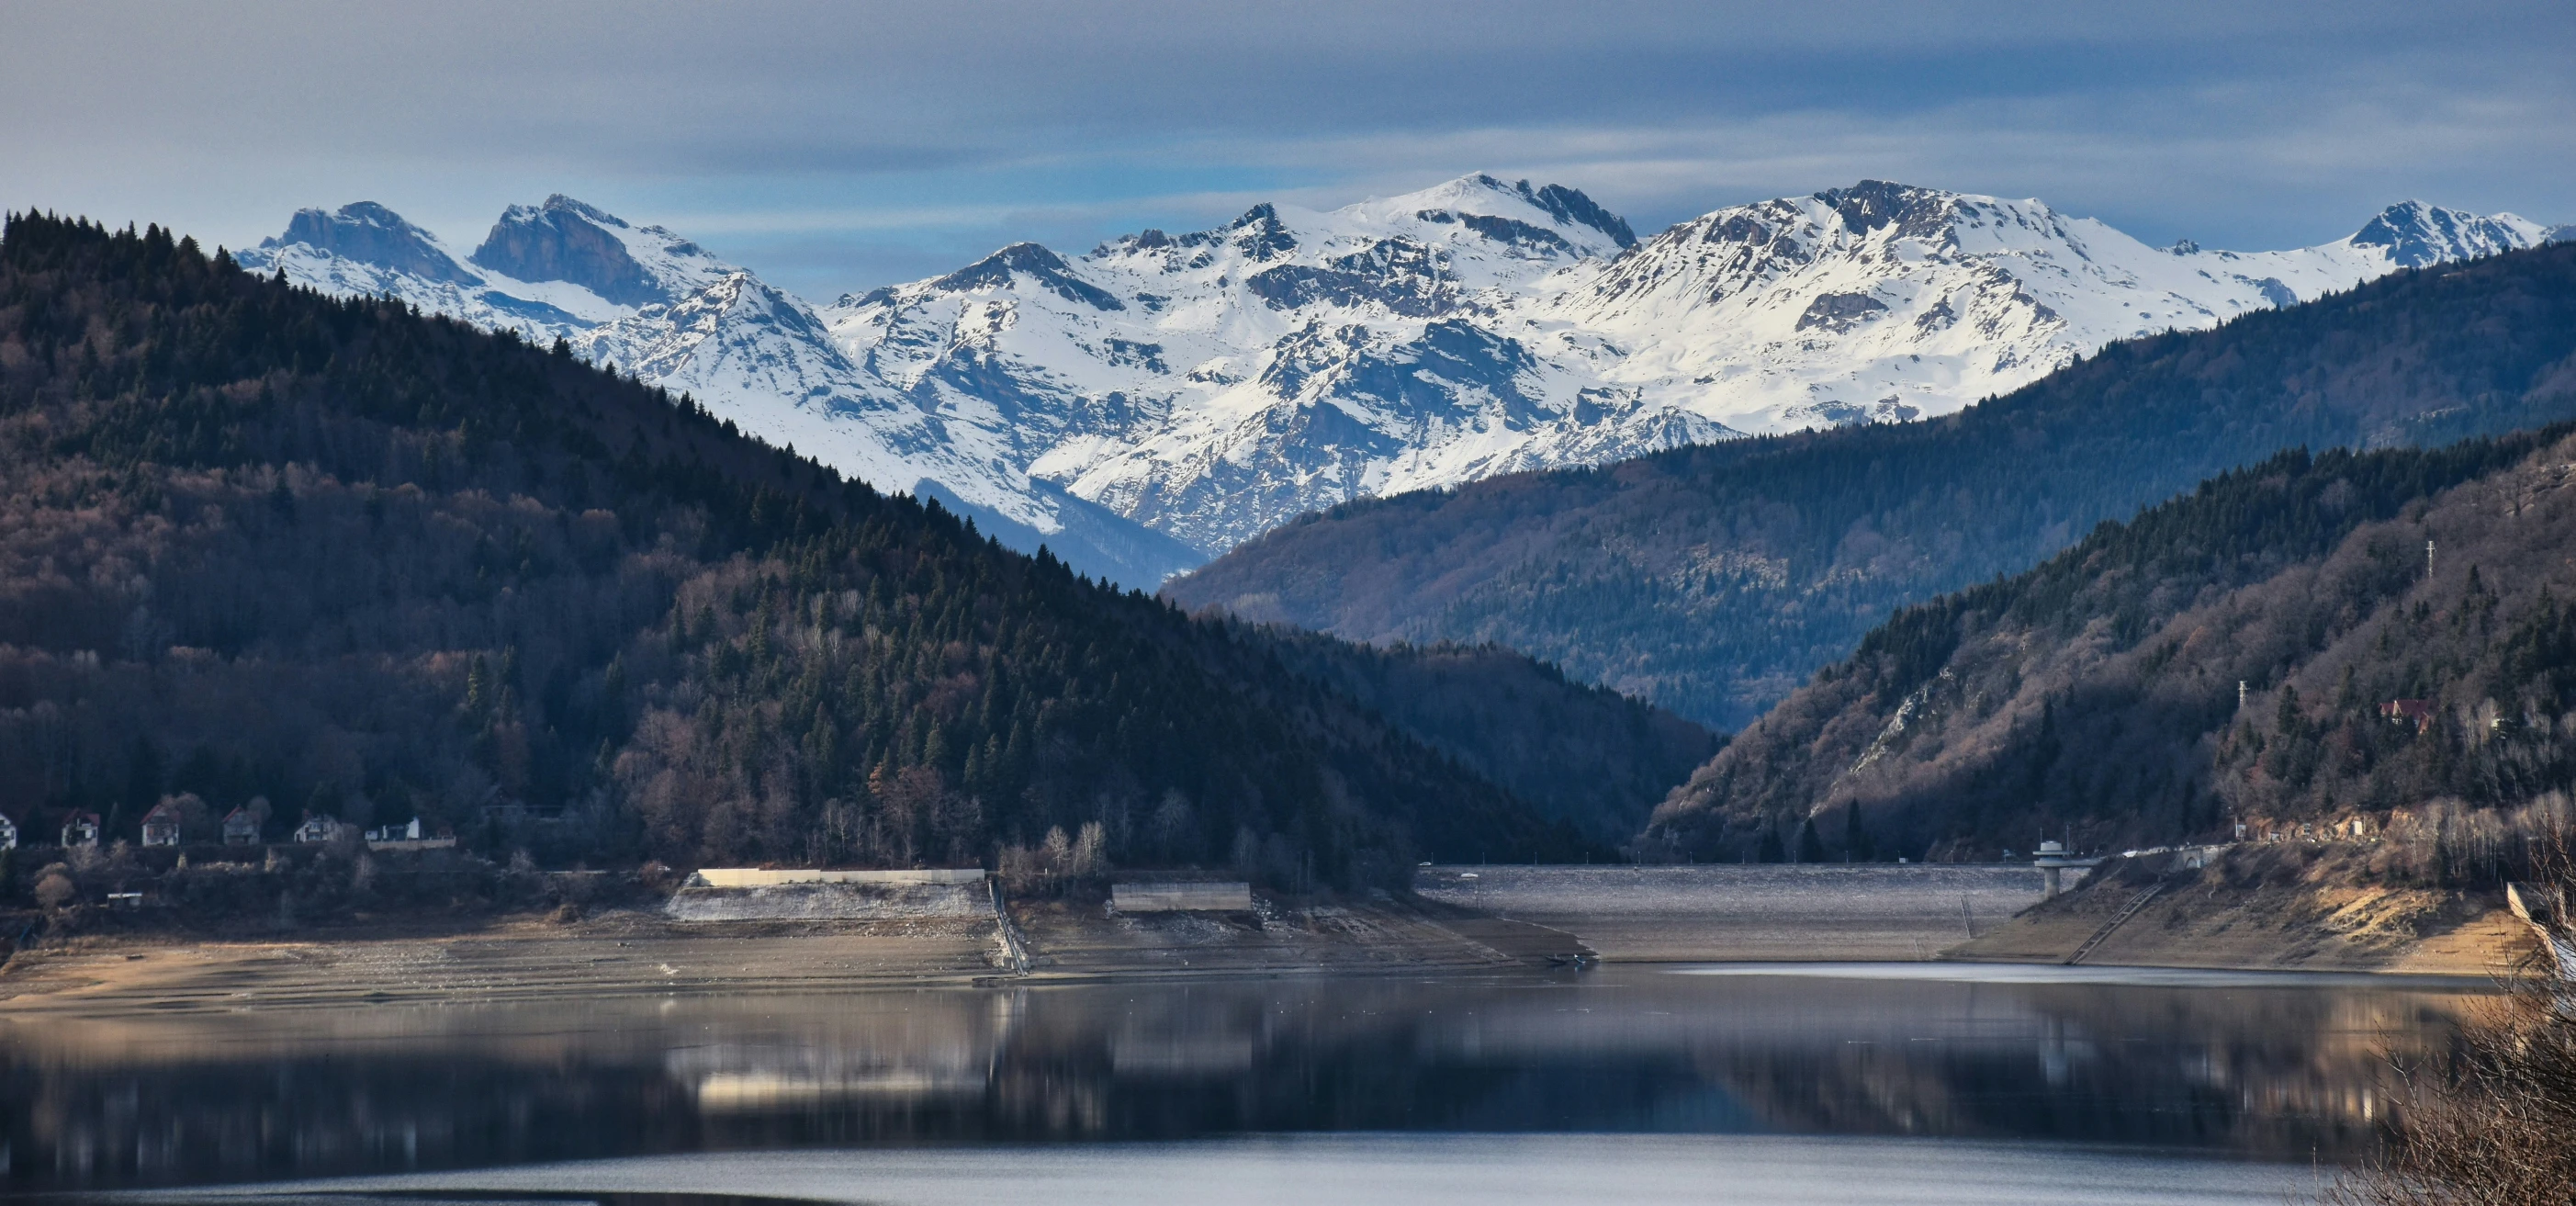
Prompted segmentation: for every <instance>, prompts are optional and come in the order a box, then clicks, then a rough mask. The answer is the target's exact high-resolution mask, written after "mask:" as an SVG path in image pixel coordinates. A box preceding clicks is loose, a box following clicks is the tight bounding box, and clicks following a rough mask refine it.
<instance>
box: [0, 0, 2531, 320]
mask: <svg viewBox="0 0 2576 1206" xmlns="http://www.w3.org/2000/svg"><path fill="white" fill-rule="evenodd" d="M226 9H246V10H247V11H226ZM0 30H5V31H6V32H5V36H0V203H5V204H6V205H8V206H10V207H13V208H14V207H24V206H31V205H32V206H39V207H44V208H50V209H57V210H65V211H73V212H81V213H87V214H90V215H92V216H96V217H100V218H103V219H106V220H109V221H114V222H120V223H121V222H123V221H126V220H136V221H160V222H164V223H168V224H172V225H175V226H177V227H178V228H180V229H182V230H186V231H191V232H194V233H197V234H198V235H199V236H200V237H203V238H208V239H212V240H218V241H223V242H227V243H234V244H239V243H244V242H253V241H256V240H257V239H258V238H260V237H262V236H264V235H268V234H272V233H275V232H276V231H277V230H279V229H281V228H282V227H283V226H284V225H285V220H286V216H287V214H288V213H290V212H291V211H292V210H294V209H295V208H297V207H299V206H305V205H338V204H340V203H342V202H346V201H351V200H359V199H366V200H375V201H381V202H383V203H385V204H387V205H390V206H392V207H393V208H395V209H397V210H399V211H401V212H403V213H404V214H406V215H408V216H410V217H412V218H413V219H414V220H415V221H419V222H421V223H422V224H424V225H427V226H429V227H430V228H432V229H434V230H437V231H438V232H440V233H441V234H442V235H445V236H447V237H449V238H451V239H453V240H455V241H457V242H459V243H462V244H464V245H467V246H471V245H472V243H474V242H475V241H477V240H478V239H479V238H480V237H481V235H482V232H483V231H484V229H486V228H487V227H488V226H489V225H490V223H491V221H492V219H493V217H494V216H495V215H496V214H498V212H499V211H500V209H501V207H502V206H504V205H506V204H508V203H511V202H514V201H534V200H537V199H539V198H542V197H543V196H544V195H545V194H547V193H550V192H565V193H570V194H572V195H574V196H577V197H580V198H582V199H584V200H587V201H590V202H592V203H594V204H597V205H600V206H602V207H604V208H607V209H610V210H612V211H615V212H618V213H620V214H623V215H625V216H627V217H629V218H630V219H634V220H638V221H652V222H660V223H662V224H664V225H668V226H670V227H672V228H674V229H675V230H678V231H680V232H681V233H683V234H686V235H688V236H690V237H692V238H695V239H697V240H698V241H699V242H701V243H703V244H705V245H707V246H708V247H709V248H710V249H712V250H714V251H716V252H717V253H719V254H721V255H724V256H726V257H728V258H731V259H734V260H737V261H740V262H742V263H745V264H747V265H749V266H751V267H752V268H754V269H756V270H758V271H759V272H761V273H762V275H763V276H765V277H768V278H770V279H772V280H774V281H776V282H777V283H779V284H781V285H784V286H786V287H788V288H791V289H793V290H796V291H797V292H800V293H803V294H805V295H806V296H808V297H812V298H815V299H817V300H821V299H827V298H829V297H831V296H833V295H835V294H837V293H839V292H841V291H843V290H856V289H865V288H868V287H871V286H874V285H877V284H882V283H885V282H888V281H893V280H901V279H909V278H912V277H917V276H922V275H926V274H929V273H932V272H937V271H943V270H945V269H948V268H952V267H955V266H957V265H958V264H961V263H963V262H965V261H967V260H969V259H971V258H973V257H975V256H977V255H979V254H981V253H983V252H985V251H988V250H990V249H991V248H993V247H995V246H998V245H1001V244H1003V243H1007V242H1012V241H1016V240H1020V239H1036V240H1039V241H1042V242H1047V243H1050V244H1053V245H1056V246H1058V247H1061V248H1065V249H1068V250H1079V249H1082V248H1087V247H1089V246H1091V245H1092V244H1094V243H1096V242H1097V241H1099V240H1100V239H1102V238H1104V237H1107V236H1109V235H1112V234H1116V233H1120V232H1123V231H1127V230H1133V229H1137V228H1141V227H1144V226H1161V227H1164V228H1166V229H1182V228H1191V227H1197V226H1203V225H1206V224H1209V223H1212V222H1214V221H1217V220H1220V219H1223V218H1226V217H1230V216H1232V215H1233V214H1235V213H1239V212H1240V211H1241V210H1242V209H1244V208H1245V207H1246V206H1248V205H1250V204H1252V203H1253V202H1255V201H1259V200H1269V199H1277V200H1287V201H1295V202H1299V203H1303V204H1311V205H1334V204H1340V203H1342V202H1345V201H1349V200H1355V199H1358V198H1360V197H1363V196H1369V195H1382V194H1386V193H1392V192H1400V191H1405V190H1409V189H1412V188H1418V187H1421V186H1424V185H1427V184H1431V183H1434V182H1437V181H1439V180H1442V179H1446V178H1448V177H1451V176H1455V175H1459V174H1462V173H1464V172H1469V171H1491V172H1494V173H1496V174H1498V175H1502V176H1505V177H1507V178H1511V177H1529V178H1532V179H1536V180H1540V181H1556V182H1561V183H1565V184H1570V185H1573V186H1575V187H1578V188H1581V189H1583V190H1585V191H1586V192H1589V193H1591V194H1592V195H1593V196H1594V197H1595V198H1597V199H1598V200H1600V201H1601V202H1602V203H1603V204H1605V205H1608V206H1609V207H1610V208H1612V209H1614V210H1616V211H1618V212H1620V213H1623V214H1625V215H1626V216H1627V217H1628V218H1629V219H1630V221H1631V222H1633V223H1634V224H1635V225H1636V226H1637V227H1638V229H1639V230H1640V232H1644V231H1648V230H1653V229H1659V228H1661V227H1663V226H1665V225H1667V224H1669V223H1671V222H1674V221H1677V220H1680V219H1682V218H1685V217H1689V216H1691V215H1694V214H1697V213H1701V212H1704V211H1706V210H1709V209H1713V208H1716V207H1718V206H1721V205H1728V204H1735V203H1739V202H1744V201H1750V200H1758V199H1761V198H1765V197H1772V196H1780V195H1785V194H1793V193H1804V192H1812V191H1814V190H1817V189H1821V188H1828V187H1832V186H1835V185H1840V184H1848V183H1850V182H1852V181H1854V180H1858V179H1861V178H1864V177H1877V178H1883V179H1894V180H1901V181H1905V182H1908V183H1917V184H1926V185H1933V186H1938V187H1945V188H1955V189H1961V190H1965V191H1972V192H1986V193H1997V194H2003V195H2007V196H2037V197H2042V198H2045V199H2047V200H2048V201H2050V202H2051V203H2053V204H2055V205H2057V206H2058V207H2059V208H2061V209H2064V210H2066V211H2069V212H2072V213H2077V214H2084V215H2090V216H2094V217H2099V218H2102V219H2103V220H2105V221H2108V222H2110V223H2112V224H2113V225H2116V226H2119V227H2121V228H2123V229H2125V230H2128V231H2129V232H2131V233H2133V234H2136V235H2138V236H2139V237H2141V238H2144V239H2147V240H2149V241H2151V242H2166V241H2170V240H2172V239H2175V238H2179V237H2186V236H2187V237H2190V238H2194V239H2197V240H2199V241H2200V242H2201V243H2202V244H2203V245H2206V246H2212V247H2234V248H2246V249H2254V248H2266V247H2283V246H2293V245H2300V244H2306V243H2314V242H2322V241H2325V240H2327V239H2332V238H2337V237H2340V236H2342V235H2344V234H2347V233H2350V232H2351V231H2352V230H2353V229H2354V228H2355V227H2357V226H2359V225H2360V224H2361V222H2362V221H2364V220H2365V219H2366V218H2367V217H2368V216H2369V215H2370V214H2371V213H2372V212H2374V211H2375V210H2377V209H2378V208H2379V207H2381V206H2383V205H2385V204H2388V203H2389V202H2392V201H2396V200H2401V199H2405V198H2409V197H2420V198H2422V199H2425V200H2428V201H2433V202H2436V203H2440V204H2446V205H2455V206H2460V207H2464V208H2470V209H2476V210H2480V211H2486V212H2492V211H2495V210H2512V211H2514V212H2517V213H2521V214H2523V215H2524V216H2526V217H2529V218H2533V219H2535V220H2539V221H2543V222H2550V223H2559V222H2576V5H2570V4H2567V3H2565V0H2555V2H2550V3H2520V2H2513V3H2506V2H2496V3H2486V2H2480V0H2469V2H2465V3H2451V4H2445V5H2425V4H2421V3H2406V4H2394V3H2377V2H2375V0H2347V2H2344V3H2332V4H2327V3H2282V4H2259V3H2255V4H2249V3H2244V2H2242V0H2237V2H2233V3H2206V2H2202V0H2175V2H2171V3H2162V4H2156V5H2137V6H2112V5H2084V4H2070V3H2054V4H2025V3H1970V2H1958V3H1943V2H1940V0H1905V2H1881V0H1839V2H1837V3H1833V4H1824V5H1798V4H1788V3H1768V4H1709V3H1701V4H1665V3H1637V4H1617V5H1595V6H1583V5H1574V4H1567V3H1563V2H1562V0H1556V2H1551V3H1518V2H1502V0H1495V2H1487V3H1473V4H1401V3H1391V2H1373V3H1334V2H1323V3H1310V4H1267V5H1252V4H1240V5H1185V4H1158V3H1125V2H1117V3H1096V4H1082V5H1073V4H1032V3H1010V2H993V3H974V2H969V0H955V2H944V3H939V4H906V5H865V4H801V3H777V4H760V5H729V6H712V5H685V4H672V5H652V4H567V5H547V4H524V3H452V4H449V3H431V2H426V0H421V2H414V3H408V4H401V5H376V6H368V5H350V4H337V3H332V4H324V3H272V4H263V5H258V6H255V7H252V6H223V7H218V6H203V7H202V8H199V9H194V10H190V9H183V8H180V7H179V6H172V5H162V4H142V3H137V4H122V3H115V2H96V3H84V4H78V5H73V4H37V3H25V2H21V0H0Z"/></svg>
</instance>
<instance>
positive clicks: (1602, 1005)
mask: <svg viewBox="0 0 2576 1206" xmlns="http://www.w3.org/2000/svg"><path fill="white" fill-rule="evenodd" d="M1728 970H1730V971H1732V972H1734V973H1737V974H1686V973H1681V972H1677V971H1671V970H1660V969H1649V968H1640V967H1614V968H1608V969H1602V970H1598V971H1593V972H1588V973H1581V974H1573V973H1568V974H1563V975H1557V976H1549V977H1529V978H1512V979H1485V980H1460V979H1442V980H1427V981H1426V980H1404V979H1393V978H1316V977H1288V978H1281V979H1276V980H1258V981H1228V982H1200V983H1108V984H1088V985H1065V986H1051V987H1033V988H1010V987H1004V988H994V989H924V990H918V991H888V992H871V993H864V994H852V995H847V996H836V997H770V998H739V999H730V1000H728V999H720V998H669V999H641V1000H637V999H628V1000H612V1001H594V1002H585V1001H566V1002H562V1003H559V1004H554V1005H549V1006H544V1007H528V1006H509V1007H499V1006H492V1007H478V1006H470V1005H452V1006H445V1007H425V1008H414V1007H401V1008H395V1007H385V1008H378V1009H370V1010H359V1011H345V1012H336V1013H331V1014H316V1015H299V1014H296V1013H292V1012H273V1013H252V1014H238V1015H190V1016H184V1017H171V1018H166V1019H150V1018H147V1019H121V1020H114V1021H107V1020H98V1021H81V1020H66V1019H62V1018H59V1017H55V1018H47V1019H44V1020H43V1021H41V1022H35V1021H27V1020H12V1021H9V1022H6V1023H0V1025H5V1029H0V1044H5V1046H0V1061H5V1062H0V1078H5V1079H0V1086H4V1087H0V1101H5V1110H6V1117H5V1126H6V1133H5V1136H0V1138H5V1141H6V1144H7V1146H6V1148H5V1159H6V1161H7V1174H6V1175H7V1184H8V1186H9V1187H10V1188H11V1189H12V1190H13V1191H26V1190H36V1189H105V1188H116V1187H143V1186H187V1185H212V1184H217V1183H239V1182H249V1181H285V1180H301V1179H307V1178H317V1177H338V1176H361V1175H378V1176H380V1175H384V1174H395V1173H410V1172H421V1171H431V1170H442V1169H476V1168H481V1169H491V1168H499V1167H502V1166H514V1165H527V1164H533V1163H538V1162H552V1161H570V1160H596V1159H607V1158H615V1157H644V1156H658V1155H668V1154H675V1153H707V1152H728V1151H749V1150H765V1149H850V1148H898V1149H911V1148H919V1147H921V1146H922V1145H941V1146H948V1145H960V1144H964V1145H986V1144H1011V1145H1020V1144H1062V1143H1065V1142H1073V1141H1082V1142H1089V1141H1101V1140H1118V1141H1180V1140H1203V1139H1212V1138H1229V1139H1234V1140H1238V1141H1239V1140H1241V1139H1242V1138H1243V1137H1246V1136H1255V1135H1279V1134H1283V1133H1301V1132H1303V1133H1316V1132H1327V1133H1329V1132H1435V1133H1468V1132H1472V1133H1482V1134H1487V1135H1490V1134H1494V1133H1528V1132H1593V1133H1600V1132H1625V1133H1630V1134H1633V1135H1655V1134H1661V1135H1716V1134H1735V1135H1755V1136H1764V1135H1767V1136H1781V1135H1794V1136H1812V1137H1817V1138H1819V1139H1824V1138H1829V1137H1844V1138H1852V1137H1879V1138H1894V1137H1919V1138H1928V1139H1939V1140H1949V1141H1974V1142H1976V1143H1978V1144H1984V1145H1991V1144H1996V1143H2003V1144H2007V1145H2009V1144H2026V1143H2028V1142H2030V1141H2055V1142H2058V1143H2070V1144H2078V1145H2083V1146H2085V1147H2086V1148H2087V1149H2089V1150H2095V1151H2099V1150H2101V1149H2103V1148H2106V1147H2107V1148H2112V1149H2135V1150H2137V1151H2140V1152H2144V1151H2146V1150H2148V1149H2154V1150H2156V1151H2158V1152H2162V1153H2169V1152H2170V1151H2171V1149H2177V1148H2179V1149H2189V1150H2193V1151H2197V1152H2199V1153H2202V1154H2206V1155H2212V1156H2228V1157H2238V1158H2247V1157H2250V1158H2257V1159H2266V1160H2275V1161H2284V1162H2290V1163H2299V1164H2304V1163H2308V1162H2310V1161H2311V1160H2312V1159H2322V1160H2326V1161H2334V1160H2338V1159H2345V1158H2349V1157H2351V1156H2353V1155H2355V1154H2357V1153H2359V1152H2362V1151H2365V1150H2367V1145H2368V1143H2369V1142H2370V1136H2371V1127H2372V1122H2373V1120H2374V1118H2375V1116H2376V1114H2377V1113H2378V1111H2379V1109H2380V1108H2381V1103H2380V1098H2379V1097H2378V1096H2377V1094H2376V1087H2377V1084H2378V1082H2377V1067H2378V1065H2379V1063H2380V1060H2381V1059H2382V1058H2383V1054H2384V1053H2385V1052H2386V1051H2388V1050H2389V1049H2391V1048H2396V1049H2407V1048H2421V1047H2425V1046H2428V1045H2432V1044H2437V1043H2440V1042H2442V1041H2443V1040H2444V1038H2445V1036H2446V1034H2447V1031H2448V1028H2449V1026H2450V1025H2451V1019H2452V1018H2453V1017H2454V1016H2455V1015H2456V1013H2457V1012H2458V1011H2459V1009H2460V1008H2461V1007H2462V1005H2463V1002H2464V998H2462V997H2459V996H2455V995H2450V994H2448V993H2446V992H2442V991H2434V990H2428V989H2424V988H2415V987H2406V986H2397V985H2391V984H2389V983H2385V982H2359V981H2318V980H2300V979H2293V978H2282V977H2273V978H2264V977H2229V976H2205V977H2193V978H2185V979H2183V980H2180V981H2178V982H2171V983H2155V982H2145V983H2118V982H2110V983H2106V982H2098V981H2096V982H2082V981H2072V980H2067V979H2063V978H2058V977H2053V976H2047V975H2031V974H2016V973H2014V972H2010V971H2006V970H2002V969H1998V970H1997V971H1995V972H1992V973H1988V972H1984V971H1981V970H1980V969H1976V968H1959V967H1946V966H1945V967H1942V968H1941V969H1940V971H1938V972H1937V973H1934V974H1937V975H1942V976H1961V977H1967V978H1963V979H1927V978H1921V976H1922V975H1923V969H1921V968H1920V965H1908V967H1907V968H1905V969H1901V974H1898V975H1893V976H1891V975H1889V974H1885V972H1899V971H1900V969H1885V971H1872V972H1868V973H1866V974H1861V973H1857V972H1855V971H1853V970H1851V969H1841V970H1837V969H1796V968H1764V969H1759V970H1758V972H1753V973H1751V974H1745V973H1746V970H1747V969H1728ZM1935 1146H1936V1147H1937V1146H1938V1145H1935ZM1052 1150H1056V1151H1060V1152H1064V1151H1068V1150H1069V1149H1061V1148H1057V1149H1052ZM907 1158H916V1159H917V1158H922V1157H919V1156H915V1157H907ZM1065 1158H1070V1156H1067V1157H1065ZM602 1188H606V1186H602Z"/></svg>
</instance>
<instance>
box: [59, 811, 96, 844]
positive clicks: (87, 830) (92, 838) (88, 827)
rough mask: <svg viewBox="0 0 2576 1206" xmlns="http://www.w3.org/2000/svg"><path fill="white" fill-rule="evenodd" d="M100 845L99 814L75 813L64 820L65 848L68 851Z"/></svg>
mask: <svg viewBox="0 0 2576 1206" xmlns="http://www.w3.org/2000/svg"><path fill="white" fill-rule="evenodd" d="M97 845H98V814H97V813H94V812H74V813H73V814H72V815H70V816H68V817H65V818H63V848H64V849H66V850H70V849H75V848H79V847H83V846H87V847H92V848H95V847H96V846H97Z"/></svg>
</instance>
